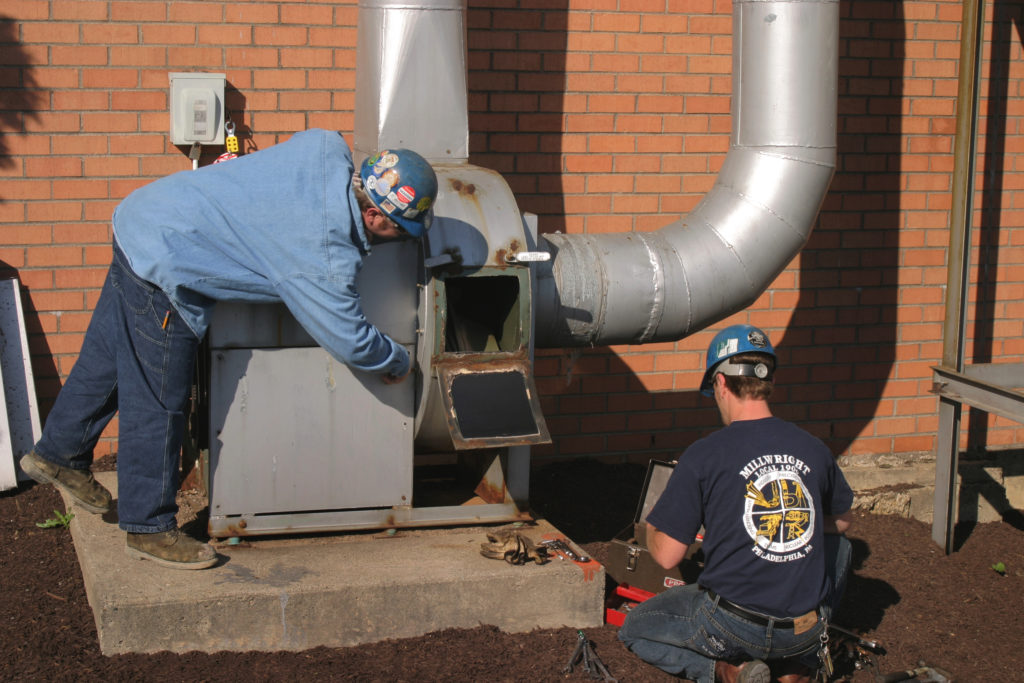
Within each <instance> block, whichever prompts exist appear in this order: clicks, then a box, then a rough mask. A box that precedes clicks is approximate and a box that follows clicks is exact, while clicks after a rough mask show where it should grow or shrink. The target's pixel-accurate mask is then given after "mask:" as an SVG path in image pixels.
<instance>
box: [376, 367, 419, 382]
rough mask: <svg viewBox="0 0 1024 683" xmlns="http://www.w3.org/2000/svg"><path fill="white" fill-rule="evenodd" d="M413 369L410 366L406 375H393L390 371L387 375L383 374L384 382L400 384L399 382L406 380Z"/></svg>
mask: <svg viewBox="0 0 1024 683" xmlns="http://www.w3.org/2000/svg"><path fill="white" fill-rule="evenodd" d="M411 371H412V367H411V366H410V368H409V369H408V370H406V371H405V374H404V375H392V374H391V373H390V372H389V373H387V374H386V375H381V380H382V381H383V382H384V384H398V383H399V382H401V381H402V380H404V379H405V378H406V377H408V376H409V373H410V372H411Z"/></svg>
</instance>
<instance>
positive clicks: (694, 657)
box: [619, 535, 852, 683]
mask: <svg viewBox="0 0 1024 683" xmlns="http://www.w3.org/2000/svg"><path fill="white" fill-rule="evenodd" d="M851 552H852V548H851V545H850V542H849V541H848V540H847V539H846V538H845V537H843V536H837V535H826V537H825V553H826V566H827V571H828V573H829V575H830V577H831V578H832V585H833V586H834V587H835V588H834V590H833V592H832V593H831V594H830V595H829V596H828V598H827V599H826V601H825V602H824V603H823V604H822V605H821V607H820V608H819V618H818V623H817V624H815V625H814V627H813V628H812V629H810V630H809V631H805V632H804V633H801V634H800V635H794V634H793V629H792V628H791V627H785V628H784V627H780V626H776V625H775V624H774V623H769V624H768V625H767V626H765V625H762V624H758V623H755V622H754V621H751V620H748V619H744V618H743V617H741V616H737V615H735V614H733V613H732V612H727V611H725V610H723V609H721V608H719V605H718V603H719V600H720V598H718V597H715V598H712V597H711V595H710V594H709V593H708V592H706V591H705V590H703V589H702V588H701V587H700V586H698V585H697V584H689V585H686V586H678V587H676V588H670V589H669V590H667V591H665V592H664V593H659V594H658V595H655V596H654V597H653V598H650V599H648V600H646V601H644V602H642V603H640V604H639V605H637V606H636V607H634V608H633V609H632V611H630V613H629V614H628V615H627V616H626V621H625V623H623V625H622V628H621V629H620V630H619V639H620V640H621V641H622V642H623V643H625V644H626V647H628V648H629V649H630V650H631V651H632V652H633V653H635V654H636V655H637V656H638V657H640V658H641V659H643V660H644V661H645V662H649V663H651V664H653V665H654V666H656V667H658V668H659V669H662V670H663V671H667V672H668V673H670V674H675V675H682V676H684V677H686V678H688V679H691V680H694V681H697V682H698V683H714V680H715V661H716V660H719V659H762V660H768V659H787V658H791V657H792V658H797V659H799V660H800V661H801V663H803V664H806V665H808V666H810V667H812V668H815V667H816V666H817V651H818V649H819V647H820V638H821V635H822V632H823V631H824V630H825V629H826V628H827V621H828V619H830V618H831V616H832V612H833V611H834V609H835V608H836V607H837V606H838V604H839V600H840V598H841V597H842V593H843V589H844V588H845V587H846V577H847V574H848V573H849V568H850V559H851Z"/></svg>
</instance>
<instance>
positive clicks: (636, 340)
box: [536, 0, 839, 347]
mask: <svg viewBox="0 0 1024 683" xmlns="http://www.w3.org/2000/svg"><path fill="white" fill-rule="evenodd" d="M733 7H734V9H733V73H732V78H733V93H732V121H733V126H732V138H731V145H730V151H729V153H728V155H727V156H726V158H725V161H724V163H723V166H722V169H721V171H720V173H719V176H718V178H717V180H716V182H715V185H714V186H713V187H712V189H711V190H710V191H709V192H708V194H707V195H706V196H705V197H704V198H703V199H702V200H701V202H700V204H698V206H697V207H696V208H695V209H694V210H693V212H692V213H690V214H689V215H687V216H686V217H684V218H683V219H681V220H679V221H677V222H675V223H672V224H670V225H668V226H666V227H664V228H662V229H661V230H659V231H656V232H651V233H642V232H631V233H625V234H611V235H562V234H555V235H545V236H544V238H543V239H544V241H542V246H541V248H547V249H548V250H549V251H550V252H551V253H552V259H551V261H550V262H548V263H547V264H541V265H540V267H539V270H538V278H539V279H538V300H537V323H536V326H537V338H536V343H537V346H539V347H565V346H585V345H586V346H589V345H598V344H601V345H603V344H620V343H628V344H640V343H645V342H657V341H672V340H676V339H681V338H683V337H685V336H687V335H689V334H692V333H694V332H697V331H699V330H701V329H703V328H705V327H707V326H708V325H711V324H713V323H715V322H717V321H718V320H721V319H722V318H724V317H726V316H728V315H730V314H732V313H734V312H736V311H738V310H741V309H743V308H745V307H746V306H748V305H750V304H751V303H752V302H753V301H754V300H755V299H756V298H757V297H758V296H759V295H760V294H761V293H762V292H763V291H764V290H765V289H766V288H767V287H768V285H769V284H771V282H772V280H773V279H774V278H775V277H776V276H777V275H778V274H779V273H780V272H782V270H783V269H784V268H785V267H786V265H787V264H788V263H789V262H790V260H792V259H793V257H794V256H796V254H797V253H798V252H799V251H800V249H801V248H802V247H803V246H804V244H805V243H806V242H807V239H808V237H810V232H811V228H812V226H813V223H814V220H815V218H816V217H817V215H818V210H819V209H820V207H821V203H822V201H823V199H824V197H825V193H826V191H827V190H828V186H829V183H830V182H831V180H832V175H833V173H834V170H835V159H836V102H837V82H838V56H839V54H838V53H839V50H838V34H839V3H838V2H837V1H836V0H809V1H799V2H776V1H762V0H735V1H734V3H733Z"/></svg>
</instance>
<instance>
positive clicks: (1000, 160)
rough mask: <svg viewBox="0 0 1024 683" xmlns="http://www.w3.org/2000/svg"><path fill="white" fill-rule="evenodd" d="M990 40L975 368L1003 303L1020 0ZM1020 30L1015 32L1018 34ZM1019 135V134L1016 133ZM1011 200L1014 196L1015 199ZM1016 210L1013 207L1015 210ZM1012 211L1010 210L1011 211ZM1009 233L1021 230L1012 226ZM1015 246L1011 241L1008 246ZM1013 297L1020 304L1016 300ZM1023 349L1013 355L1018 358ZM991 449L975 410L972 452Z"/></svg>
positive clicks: (998, 12) (1023, 22)
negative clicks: (1000, 289) (1009, 119)
mask: <svg viewBox="0 0 1024 683" xmlns="http://www.w3.org/2000/svg"><path fill="white" fill-rule="evenodd" d="M992 11H993V20H992V23H991V24H990V26H991V28H992V36H991V39H990V40H991V43H990V44H991V57H990V60H989V62H988V64H987V66H988V74H982V78H983V79H987V80H988V84H989V85H988V93H987V95H988V107H987V110H986V114H985V121H984V124H983V125H982V126H980V129H981V130H983V131H985V143H984V148H983V150H982V155H983V159H982V163H983V167H982V169H981V170H982V177H983V180H982V185H981V188H980V190H981V206H980V209H981V223H980V225H979V226H978V227H977V228H975V229H976V230H977V231H978V236H979V246H978V256H977V259H975V261H974V263H975V264H976V265H975V268H976V273H975V277H974V280H975V281H976V282H977V298H976V303H975V308H974V326H973V328H972V329H971V330H970V331H969V333H970V334H971V336H972V337H973V339H974V354H973V357H972V358H970V359H969V360H968V363H969V364H973V363H991V362H992V361H993V356H994V355H996V356H998V355H1002V354H1001V353H995V350H994V346H995V330H994V323H995V318H996V313H997V307H998V304H999V301H998V298H997V285H998V282H999V277H998V274H999V265H1000V264H999V251H1000V242H1001V234H1002V232H1003V225H1002V218H1003V209H1004V203H1005V202H1006V201H1009V199H1008V198H1007V197H1004V194H1003V192H1004V189H1005V188H1004V186H1003V169H1004V164H1005V163H1006V133H1007V130H1006V116H1007V109H1008V106H1009V102H1010V99H1011V98H1013V99H1017V98H1019V96H1020V93H1016V92H1015V93H1011V92H1009V80H1010V63H1011V51H1012V48H1013V45H1014V43H1022V42H1024V5H1022V4H1021V3H1020V2H1018V1H1017V0H996V2H995V3H993V9H992ZM1015 28H1016V32H1014V29H1015ZM1017 132H1018V131H1016V130H1014V131H1013V133H1017ZM1011 196H1012V195H1011ZM1011 206H1012V205H1011ZM1007 208H1008V207H1007ZM1008 227H1010V228H1013V227H1018V226H1013V225H1011V226H1008ZM1004 243H1007V244H1008V245H1009V246H1010V247H1013V246H1014V244H1013V243H1012V242H1005V241H1004ZM1011 298H1014V299H1016V298H1017V297H1016V296H1012V297H1011ZM1021 351H1022V349H1020V348H1017V349H1012V350H1009V351H1008V353H1010V354H1016V355H1019V354H1020V353H1021ZM987 445H988V414H987V413H985V412H982V411H980V410H971V411H970V415H969V417H968V428H967V448H968V451H969V452H971V453H977V452H979V451H983V450H984V449H985V448H986V446H987Z"/></svg>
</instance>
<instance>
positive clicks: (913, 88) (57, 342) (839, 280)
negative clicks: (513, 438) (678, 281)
mask: <svg viewBox="0 0 1024 683" xmlns="http://www.w3.org/2000/svg"><path fill="white" fill-rule="evenodd" d="M987 5H988V21H987V22H986V29H985V37H986V47H985V55H984V56H985V59H984V61H983V64H982V74H983V78H984V80H983V85H982V94H983V100H982V106H981V136H980V138H979V145H978V150H979V157H978V167H977V168H978V192H977V195H976V199H975V209H976V210H975V224H976V226H979V229H978V230H976V231H975V235H974V243H975V249H974V251H973V254H972V268H971V281H972V290H971V296H972V301H973V302H975V304H976V305H975V306H973V307H972V314H971V319H970V321H969V324H968V333H969V336H970V342H969V344H968V359H969V362H984V361H989V360H992V361H996V362H1014V363H1018V362H1021V360H1022V355H1024V336H1022V331H1024V330H1022V329H1021V328H1022V319H1024V315H1022V313H1024V250H1022V245H1024V230H1022V226H1024V211H1022V206H1024V156H1022V152H1024V137H1022V134H1024V131H1022V130H1021V120H1022V115H1024V112H1022V105H1021V102H1024V99H1022V97H1021V96H1022V95H1024V92H1022V91H1024V60H1022V59H1021V56H1022V55H1021V51H1022V50H1021V44H1022V39H1021V27H1022V24H1024V20H1022V9H1021V5H1020V4H1019V3H1014V2H1011V1H1009V0H997V1H996V2H990V3H987ZM840 7H841V17H842V18H841V25H840V36H841V43H840V62H839V69H840V93H839V97H840V99H839V111H840V119H839V163H838V168H837V173H836V177H835V180H834V181H833V184H832V189H831V191H830V193H829V195H828V197H827V199H826V201H825V204H824V207H823V209H822V213H821V217H820V219H819V223H818V225H817V227H816V228H815V231H814V233H813V234H812V236H811V239H810V242H809V244H808V245H807V247H806V248H805V249H804V251H803V252H802V253H801V254H800V256H799V257H798V258H797V259H796V260H795V261H794V262H793V263H792V264H791V265H790V266H789V268H787V270H786V271H785V272H784V273H782V275H780V276H779V277H778V279H777V280H776V281H775V282H774V283H773V284H772V285H771V287H770V288H769V289H768V290H767V291H766V292H765V293H764V294H763V295H762V296H761V297H760V298H759V299H758V301H757V302H756V303H755V304H754V305H753V306H751V307H750V308H749V309H748V310H747V311H744V312H743V313H742V314H739V315H736V316H734V317H733V318H732V319H730V320H729V321H725V322H732V321H749V322H751V323H754V324H756V325H759V326H761V327H763V328H765V329H766V330H767V331H768V332H769V333H770V334H771V336H772V338H773V341H774V342H775V343H776V345H777V346H778V349H779V353H780V357H781V361H782V366H783V369H782V370H781V372H780V373H779V377H778V378H779V389H778V391H777V397H778V400H777V401H776V411H777V412H778V413H779V414H781V415H783V416H785V417H791V418H794V419H797V420H799V421H800V422H801V423H803V424H804V425H805V426H807V427H808V428H809V429H811V430H812V431H814V432H815V433H817V434H819V435H821V436H822V437H824V438H826V439H827V440H828V441H829V443H830V444H831V445H832V446H833V448H834V449H835V450H836V452H839V453H890V452H912V451H927V450H930V449H931V448H932V447H933V443H934V434H935V430H936V427H937V423H938V419H937V400H936V399H935V397H934V396H933V395H931V394H930V393H929V391H928V390H929V388H930V386H931V371H930V367H931V366H932V365H934V364H937V363H938V362H939V360H940V357H941V346H942V343H941V334H942V327H941V326H942V318H943V290H944V284H945V280H946V272H945V266H944V264H945V254H946V248H947V244H948V229H947V226H948V223H949V209H950V199H951V182H952V178H951V176H952V168H953V154H952V151H953V132H954V122H955V106H956V90H957V75H958V62H959V49H960V48H959V20H960V3H959V1H958V0H940V1H924V2H903V3H893V2H888V1H883V0H878V1H872V0H860V1H858V2H856V3H855V2H850V1H845V0H844V2H842V4H841V6H840ZM536 8H543V9H536ZM357 14H358V12H357V6H356V2H355V0H350V1H348V2H330V1H323V2H259V3H257V2H251V3H250V2H216V1H212V0H210V1H203V2H191V3H189V2H174V3H170V2H166V3H165V2H159V1H156V0H147V1H141V0H140V1H137V2H122V1H117V0H111V1H107V0H6V1H5V2H4V3H3V6H2V7H0V54H2V58H0V97H2V100H0V275H2V276H17V277H18V278H19V279H20V280H21V282H22V284H23V287H24V294H25V304H26V311H27V323H28V326H29V330H30V342H31V346H32V352H33V363H34V370H35V374H36V379H37V388H38V392H39V394H40V397H41V400H42V402H43V404H44V409H45V406H46V405H48V404H49V402H51V401H52V399H53V397H54V396H55V395H56V392H57V390H58V388H59V386H60V382H61V378H62V377H63V376H65V375H66V374H67V372H68V370H69V369H70V367H71V365H72V364H73V362H74V360H75V356H76V352H77V350H78V348H79V345H80V344H81V340H82V335H83V333H84V330H85V326H86V324H87V322H88V317H89V311H90V310H91V307H92V306H93V304H94V302H95V299H96V296H97V293H98V288H99V286H100V284H101V281H102V277H103V274H104V270H105V265H106V263H107V261H108V259H109V256H110V249H109V239H110V231H109V219H110V215H111V212H112V211H113V208H114V206H115V205H116V204H117V202H118V200H120V199H121V198H122V197H124V196H125V195H126V194H127V193H128V192H130V191H131V190H132V189H134V188H135V187H138V186H139V185H141V184H143V183H146V182H148V181H149V180H151V179H153V178H157V177H159V176H161V175H164V174H167V173H171V172H174V171H177V170H181V169H184V168H188V167H189V162H188V159H187V158H186V156H185V154H184V153H183V151H182V150H181V149H178V148H176V147H174V146H173V145H171V144H170V142H169V139H168V113H167V106H168V102H167V94H168V77H167V74H168V73H169V72H172V71H210V72H224V73H226V74H227V79H228V83H229V93H228V98H227V99H228V108H229V110H230V111H231V113H232V117H233V119H234V120H235V121H236V123H237V124H238V126H239V132H240V133H241V134H242V138H243V144H244V147H245V149H247V150H250V151H251V150H253V149H259V148H263V147H266V146H268V145H271V144H273V143H275V142H277V141H279V140H281V139H284V138H286V137H287V136H288V135H289V134H291V133H292V132H294V131H297V130H302V129H304V128H309V127H314V126H318V127H326V128H336V129H339V130H341V131H344V132H346V136H347V137H348V139H349V140H350V141H351V130H352V126H353V122H354V117H353V108H354V88H355V71H354V68H355V44H356V21H357ZM993 17H995V21H993ZM467 26H468V35H469V60H470V79H469V80H470V99H469V102H470V130H471V152H472V161H473V162H474V163H477V164H479V165H481V166H486V167H490V168H495V169H497V170H499V171H501V172H502V173H503V174H504V175H505V177H506V178H507V179H508V181H509V183H510V185H511V187H512V189H513V191H514V192H515V193H516V195H517V197H518V199H519V201H520V204H521V208H522V209H523V210H526V211H531V212H534V213H537V214H538V215H539V216H540V226H541V230H542V231H554V230H562V231H565V232H620V231H630V230H656V229H658V228H660V227H662V226H664V225H666V224H668V223H671V222H673V221H675V220H676V219H678V218H679V217H681V216H683V215H685V214H686V213H687V212H688V211H690V210H691V209H692V208H693V207H694V205H695V204H696V203H697V202H698V201H699V199H700V198H701V197H702V196H703V194H704V193H705V192H706V191H707V190H708V189H709V188H710V187H711V185H712V184H713V183H714V180H715V177H716V174H717V171H718V169H719V167H720V166H721V163H722V160H723V158H724V156H725V153H726V151H727V149H728V141H729V131H730V117H729V99H730V91H731V85H730V69H731V60H730V52H731V4H730V3H728V2H725V1H724V0H686V1H685V2H684V1H683V0H660V1H659V0H645V1H644V2H639V1H636V0H554V1H553V2H544V3H531V2H523V1H520V2H513V1H511V0H508V1H504V0H488V1H484V0H469V9H468V12H467ZM213 154H215V152H213ZM211 156H212V154H211V155H207V157H205V158H204V160H203V163H208V162H209V161H210V160H211ZM725 322H723V323H722V324H723V325H724V324H725ZM712 332H713V330H711V331H706V332H702V333H699V334H696V335H694V336H693V337H691V338H688V339H685V340H682V341H680V342H677V343H663V344H654V345H649V346H643V347H627V346H621V347H614V348H596V349H586V350H578V351H572V350H570V351H556V350H542V351H539V352H538V358H537V374H538V384H539V387H540V393H541V397H542V402H543V406H544V410H545V415H546V416H547V419H548V422H549V426H550V428H551V431H552V433H553V435H554V437H555V443H554V444H553V445H552V446H550V447H545V448H541V449H538V451H537V453H538V455H542V456H551V457H561V456H572V455H582V454H600V455H622V454H632V455H638V456H640V457H649V456H652V455H668V454H672V453H675V452H677V451H678V450H680V449H681V448H683V447H685V446H686V445H687V444H688V443H689V442H691V441H692V440H693V439H694V438H697V437H698V436H699V435H701V434H703V433H706V432H707V431H708V430H709V429H711V428H713V427H715V426H716V425H717V414H716V413H715V411H714V408H713V406H712V405H710V403H709V401H708V400H707V399H702V398H700V397H699V396H698V395H697V394H696V393H695V391H694V388H695V386H696V385H697V383H698V382H699V379H700V376H701V372H702V367H703V353H704V349H705V346H706V344H707V342H708V340H709V339H710V336H711V334H712ZM965 424H966V425H968V426H967V427H965V430H964V435H963V439H962V443H963V444H964V445H971V446H977V447H981V446H989V447H1005V446H1009V445H1014V444H1020V443H1022V442H1024V431H1022V429H1021V427H1020V426H1019V425H1017V424H1016V423H1012V422H1009V421H1006V420H997V419H990V418H985V417H984V416H982V417H981V418H978V417H976V416H972V419H971V420H968V421H966V422H965ZM111 433H112V432H111ZM112 447H113V444H112V442H111V441H109V440H108V441H107V442H106V444H105V449H110V448H112Z"/></svg>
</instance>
